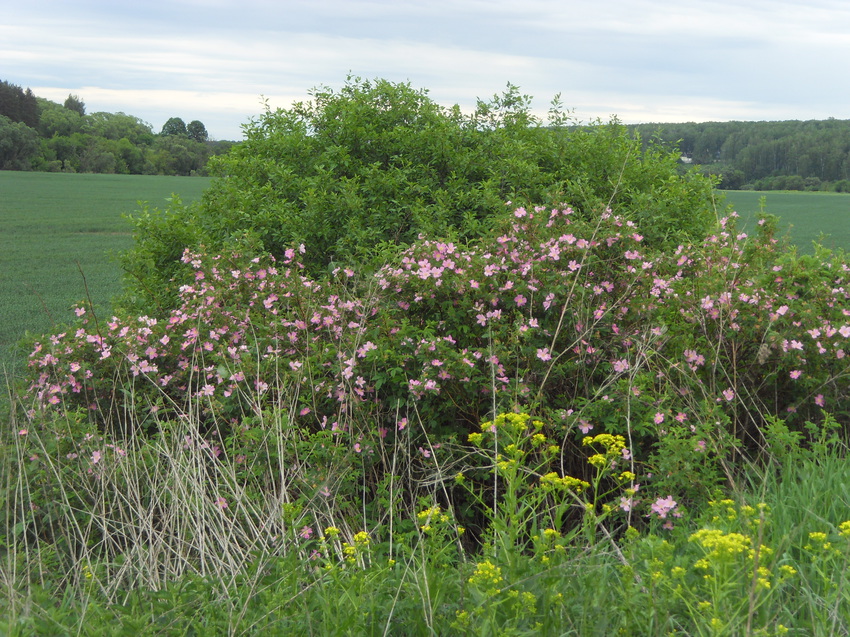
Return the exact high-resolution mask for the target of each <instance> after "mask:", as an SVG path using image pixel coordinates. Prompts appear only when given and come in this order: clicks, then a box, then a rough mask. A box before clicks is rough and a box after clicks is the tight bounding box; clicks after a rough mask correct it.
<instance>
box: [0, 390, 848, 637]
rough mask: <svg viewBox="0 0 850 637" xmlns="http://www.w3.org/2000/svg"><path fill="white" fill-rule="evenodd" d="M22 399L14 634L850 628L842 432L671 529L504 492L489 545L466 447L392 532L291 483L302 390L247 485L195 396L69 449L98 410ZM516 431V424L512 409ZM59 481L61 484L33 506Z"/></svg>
mask: <svg viewBox="0 0 850 637" xmlns="http://www.w3.org/2000/svg"><path fill="white" fill-rule="evenodd" d="M12 398H13V401H12V402H16V401H18V399H17V397H15V396H13V397H12ZM293 404H294V401H293ZM17 407H18V409H15V410H13V411H12V413H11V415H10V417H11V420H10V422H9V424H10V427H9V428H6V430H5V431H4V432H3V437H4V440H3V443H4V447H5V449H6V450H7V453H4V454H3V455H2V466H1V467H0V480H2V490H3V493H4V508H3V512H4V515H3V519H2V528H0V536H2V537H3V538H4V546H3V550H2V569H0V577H2V582H0V583H2V588H3V595H2V598H0V616H2V617H3V618H4V619H2V620H0V629H2V630H3V632H4V633H5V634H10V635H35V634H92V635H104V634H126V633H127V632H131V631H132V632H137V633H139V634H187V633H196V632H206V633H208V634H211V633H212V632H215V633H217V634H258V633H261V632H264V631H269V630H271V631H273V632H274V633H276V634H284V633H286V634H316V635H346V634H363V635H394V634H405V635H433V634H469V635H489V634H520V635H522V634H528V635H531V634H546V635H550V634H551V635H555V634H558V635H562V634H566V635H605V634H617V633H620V634H631V635H656V634H657V635H662V634H664V635H666V634H683V635H693V634H698V635H736V634H741V635H743V634H807V635H840V634H846V633H847V631H848V630H850V590H848V582H847V581H846V580H847V575H846V570H847V566H848V559H850V525H848V524H847V518H850V514H848V511H850V507H849V506H848V505H850V493H848V486H847V485H848V479H850V463H848V460H847V458H846V448H845V447H844V446H843V445H842V444H841V443H839V442H837V441H835V440H833V441H832V442H830V443H829V444H825V445H824V446H823V447H821V448H819V449H817V450H815V451H813V452H807V453H804V452H803V451H799V448H793V447H792V448H790V451H791V452H792V453H795V454H796V455H794V456H793V457H792V458H789V457H786V458H785V460H781V459H780V457H781V456H780V454H779V453H778V452H777V453H776V454H773V455H772V456H771V457H773V458H775V460H774V461H772V462H770V463H767V464H766V465H764V466H756V465H752V467H751V470H750V472H749V476H750V478H749V482H747V481H743V482H742V484H746V485H747V486H746V487H744V488H743V489H742V490H741V491H738V492H734V493H731V494H729V496H728V497H726V496H719V497H718V499H717V500H716V501H715V502H714V503H713V504H712V505H711V506H710V507H708V509H706V510H705V511H704V512H695V513H694V514H693V515H692V517H691V518H690V519H688V520H687V521H686V522H685V523H680V524H678V525H677V527H676V529H675V530H674V531H672V532H665V531H663V530H662V529H660V528H658V529H657V530H655V531H646V532H642V533H638V532H637V531H635V530H634V529H631V530H629V531H627V532H625V533H624V534H622V532H623V528H622V527H618V525H613V526H611V525H608V524H604V523H601V522H600V521H599V519H598V518H597V517H596V514H595V513H594V514H592V516H591V518H588V517H587V515H590V513H589V512H591V511H598V509H596V507H594V506H592V502H590V501H588V500H587V497H590V496H589V495H587V496H582V497H583V499H580V500H579V501H577V504H579V507H578V510H579V511H580V510H582V509H583V510H585V512H586V513H585V514H583V520H584V521H583V522H582V521H581V520H582V516H579V518H578V522H577V524H578V526H577V527H576V530H577V531H580V530H581V528H582V526H583V525H587V524H591V525H592V526H593V527H594V529H595V530H593V532H591V533H583V532H576V533H573V534H567V535H564V534H562V533H560V532H556V531H555V530H554V529H551V528H549V527H546V528H543V527H540V528H537V530H536V531H534V532H533V534H532V535H531V536H529V535H526V534H525V533H524V532H517V529H518V528H520V527H521V528H529V527H527V525H526V524H525V523H526V522H527V521H528V520H523V519H521V516H522V515H532V516H533V515H535V511H532V510H526V509H525V508H523V502H514V503H513V505H510V499H507V500H503V501H502V503H501V504H500V505H498V506H496V507H495V508H493V509H491V510H492V514H491V516H490V518H489V520H488V523H487V529H485V531H484V533H483V535H481V538H482V539H483V542H484V544H483V546H481V547H480V548H479V549H473V550H470V545H469V544H468V543H465V542H464V538H465V536H466V535H467V534H468V532H469V531H468V530H466V529H463V528H460V527H459V526H458V523H457V522H456V520H455V518H454V515H453V512H452V511H451V509H447V508H445V506H442V505H441V504H440V502H444V501H445V500H444V499H443V498H442V497H441V493H440V492H441V490H442V489H443V488H444V485H445V483H446V480H445V478H446V477H447V476H449V475H456V468H455V467H442V466H440V465H439V463H438V464H436V465H435V467H434V471H433V472H432V474H431V475H428V476H422V479H421V481H420V483H421V485H422V487H421V489H420V490H419V492H418V494H419V497H418V498H417V501H416V503H407V504H405V503H404V502H400V501H397V500H394V499H393V497H392V495H391V494H392V484H390V485H388V500H387V509H386V511H385V515H386V520H387V525H388V528H391V529H392V531H391V532H390V533H386V532H384V531H381V530H380V529H376V528H372V529H369V528H364V526H363V525H364V524H366V523H367V516H363V515H359V514H358V513H357V512H356V510H355V509H352V508H350V507H348V506H347V504H348V503H338V502H334V501H331V500H328V499H327V498H325V497H324V496H323V495H322V488H321V485H317V491H316V495H315V498H314V499H313V500H312V501H309V502H304V501H303V500H302V501H298V502H296V501H294V499H293V498H292V497H291V496H290V493H289V487H290V485H291V483H292V482H293V481H296V480H298V479H303V478H305V477H307V476H305V475H303V474H301V475H299V474H300V472H302V471H303V467H301V466H299V465H297V464H295V465H293V464H284V463H281V462H280V461H278V460H275V459H276V458H282V457H284V455H282V454H279V453H278V450H279V447H280V446H286V445H289V444H295V441H294V440H290V439H289V438H290V436H291V435H292V428H290V427H288V426H287V425H286V423H287V413H286V410H285V409H283V410H280V411H276V412H274V413H273V414H269V420H268V421H266V422H264V423H263V425H264V426H263V431H264V432H265V433H264V437H263V439H262V440H261V442H260V445H261V449H262V450H263V451H264V452H263V453H257V454H256V458H263V459H264V460H263V462H264V463H266V464H264V465H263V466H257V467H255V468H256V470H257V471H258V472H262V473H263V474H264V475H268V476H276V479H277V483H276V484H275V485H270V487H271V488H269V489H268V490H267V491H266V495H265V497H262V498H257V497H256V494H254V496H253V497H246V494H245V493H244V487H243V485H242V483H241V481H240V480H239V479H237V478H236V476H235V475H234V473H233V466H234V464H233V463H222V462H215V461H214V459H215V457H216V455H217V453H218V450H217V449H215V448H214V447H211V446H209V445H205V444H204V443H203V442H201V441H202V438H201V437H200V436H199V431H200V429H201V428H202V427H206V426H208V424H207V423H201V422H200V421H199V417H198V411H197V410H196V409H188V410H186V411H185V412H183V413H181V414H180V416H179V417H178V418H176V419H174V421H173V422H171V423H169V424H168V425H167V426H166V423H161V424H162V425H163V429H162V434H161V435H158V436H155V437H153V438H151V439H149V440H142V439H141V438H134V439H127V440H126V444H124V445H121V446H116V447H115V448H114V450H113V451H114V453H112V454H105V453H104V454H103V455H102V456H101V457H99V458H97V459H96V460H95V458H91V459H90V462H86V463H73V462H69V459H68V458H67V455H68V454H67V453H64V452H66V451H67V449H66V448H65V447H63V446H62V445H61V443H59V444H58V443H57V439H59V440H61V439H62V435H61V432H68V433H70V432H74V431H76V432H79V431H80V428H81V427H85V425H84V424H83V422H82V421H81V419H79V418H78V417H75V416H74V415H73V414H67V415H66V416H64V417H61V416H60V417H57V418H56V420H55V421H53V422H49V423H46V422H43V421H39V420H33V419H32V418H31V417H29V416H27V415H26V411H27V410H26V409H25V407H26V405H22V404H20V402H17ZM517 422H519V420H514V419H511V418H508V419H506V420H505V421H504V423H503V424H505V425H509V426H513V425H512V424H511V423H514V424H516V423H517ZM523 422H524V421H523ZM500 426H501V425H500ZM529 426H531V425H529ZM486 430H489V423H488V428H485V431H486ZM501 431H502V434H503V436H505V438H504V442H505V443H508V442H509V436H510V427H508V428H506V429H503V430H501ZM516 431H517V432H519V429H516ZM57 432H59V434H60V435H59V436H57ZM91 434H92V436H95V435H96V434H95V432H91ZM777 449H779V448H778V447H777ZM784 451H785V452H787V451H789V448H785V449H784ZM384 452H385V453H387V454H390V457H389V461H390V462H391V463H392V464H393V465H394V466H396V467H397V468H398V469H399V474H402V475H403V474H404V473H406V472H409V471H411V470H412V467H411V463H410V459H409V458H407V457H405V455H404V452H403V451H401V449H400V448H387V449H385V450H384ZM481 452H482V453H483V454H486V453H487V451H486V444H485V445H484V446H482V448H481ZM491 453H495V450H494V449H491ZM497 457H498V456H495V455H493V456H491V470H492V471H493V475H496V474H497V473H498V475H499V476H500V478H501V480H502V487H501V488H502V489H503V490H504V492H505V493H510V492H511V491H517V492H518V491H520V490H521V489H522V488H523V484H524V481H525V480H526V479H527V478H526V476H524V475H523V474H522V472H511V471H499V470H498V468H497V466H496V465H497V464H498V463H496V458H497ZM255 462H259V461H258V460H257V461H255ZM22 467H25V470H21V468H22ZM338 469H339V470H342V469H343V468H342V467H338ZM331 473H333V470H332V472H331ZM330 479H331V480H333V479H334V478H333V477H330ZM45 485H52V490H51V491H50V493H51V494H52V501H51V502H50V503H49V504H48V503H46V502H45V503H42V504H40V505H37V506H34V501H33V496H34V494H35V493H39V492H40V493H43V492H44V491H45ZM527 495H528V496H529V497H532V498H533V497H534V496H533V493H529V494H527ZM541 503H542V501H541ZM509 505H510V506H509ZM46 508H49V511H48V510H44V509H46ZM518 515H519V516H520V517H517V516H518ZM618 529H619V530H618ZM707 529H708V530H711V531H710V533H714V534H715V535H713V536H707V535H705V534H706V533H707V531H706V530H707ZM612 533H614V534H615V535H616V536H617V537H616V539H615V537H613V536H612ZM621 534H622V535H621ZM820 534H823V535H820ZM704 537H714V538H715V539H714V540H713V542H714V543H712V542H710V541H703V540H701V539H700V538H704ZM718 538H719V539H718ZM741 538H744V539H741ZM734 541H740V542H743V544H742V545H741V546H742V547H743V548H742V549H741V550H740V551H737V550H736V548H735V545H734ZM701 542H702V543H701ZM724 542H732V543H731V544H724ZM754 551H757V552H759V556H758V557H757V558H756V557H754ZM701 561H702V562H703V565H702V566H700V562H701ZM760 569H761V570H760ZM764 569H766V570H764Z"/></svg>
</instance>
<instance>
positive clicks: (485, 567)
mask: <svg viewBox="0 0 850 637" xmlns="http://www.w3.org/2000/svg"><path fill="white" fill-rule="evenodd" d="M504 581H505V580H504V578H503V577H502V569H501V568H499V567H498V566H496V565H494V564H493V563H492V562H490V561H489V560H485V561H483V562H481V563H480V564H477V565H476V567H475V572H474V573H473V574H472V577H470V578H469V583H470V584H472V585H473V586H477V587H478V588H480V589H483V590H484V591H485V592H486V594H487V595H488V596H490V597H492V596H493V595H496V594H498V593H499V589H500V588H501V584H502V582H504Z"/></svg>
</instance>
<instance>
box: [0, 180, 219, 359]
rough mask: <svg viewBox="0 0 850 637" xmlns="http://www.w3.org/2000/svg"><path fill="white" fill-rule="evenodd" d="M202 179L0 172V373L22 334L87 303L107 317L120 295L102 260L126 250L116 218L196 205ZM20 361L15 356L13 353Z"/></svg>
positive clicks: (125, 228)
mask: <svg viewBox="0 0 850 637" xmlns="http://www.w3.org/2000/svg"><path fill="white" fill-rule="evenodd" d="M209 183H210V180H209V178H207V177H198V178H194V177H191V178H190V177H157V176H142V175H91V174H79V175H78V174H63V173H38V172H12V171H2V172H0V193H2V195H0V223H2V228H3V230H2V232H0V365H1V364H3V363H6V364H8V363H9V362H10V361H11V352H12V349H13V347H14V346H15V344H16V343H17V342H18V341H19V340H20V338H21V337H22V336H23V335H24V333H25V331H26V330H29V331H31V332H33V333H43V332H46V331H48V330H49V329H51V328H53V327H55V326H56V325H58V324H63V323H68V322H70V320H71V318H72V314H71V312H70V307H71V305H72V304H73V303H76V302H79V301H81V300H83V299H87V298H88V297H89V296H90V298H91V301H92V302H93V303H94V306H95V308H96V310H97V311H98V312H103V314H104V315H106V314H108V312H109V307H110V300H111V299H112V298H113V297H114V296H116V295H117V294H118V292H119V291H120V289H121V271H120V268H119V266H118V264H117V263H116V261H115V260H114V258H111V256H110V255H114V254H115V253H117V252H119V251H121V250H126V249H127V248H129V247H130V245H131V244H132V235H131V233H132V227H131V225H130V223H129V222H128V221H127V220H126V219H124V218H123V216H122V215H124V214H132V213H133V212H135V211H137V210H138V209H139V207H140V205H139V202H147V203H149V204H150V205H151V206H152V207H163V206H165V205H166V204H167V203H168V201H167V200H168V199H169V198H170V197H171V196H172V195H173V194H178V195H179V196H180V197H182V198H183V200H184V201H186V202H189V201H193V200H195V199H198V198H199V197H200V195H201V192H202V191H203V190H204V189H205V188H206V187H207V186H208V185H209ZM18 354H20V352H18Z"/></svg>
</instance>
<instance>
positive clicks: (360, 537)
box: [354, 531, 370, 546]
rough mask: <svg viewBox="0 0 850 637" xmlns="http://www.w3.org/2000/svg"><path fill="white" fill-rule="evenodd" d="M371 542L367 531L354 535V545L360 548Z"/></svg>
mask: <svg viewBox="0 0 850 637" xmlns="http://www.w3.org/2000/svg"><path fill="white" fill-rule="evenodd" d="M369 541H370V540H369V534H368V533H367V532H366V531H360V532H359V533H356V534H355V535H354V543H355V544H357V545H358V546H366V545H368V544H369Z"/></svg>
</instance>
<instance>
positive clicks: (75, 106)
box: [64, 94, 86, 116]
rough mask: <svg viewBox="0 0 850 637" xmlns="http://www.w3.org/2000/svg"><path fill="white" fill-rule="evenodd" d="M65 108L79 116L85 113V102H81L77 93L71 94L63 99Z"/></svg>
mask: <svg viewBox="0 0 850 637" xmlns="http://www.w3.org/2000/svg"><path fill="white" fill-rule="evenodd" d="M64 106H65V108H67V109H68V110H69V111H74V112H75V113H79V114H80V115H81V116H82V115H85V114H86V103H85V102H83V100H81V99H80V98H79V97H78V96H77V95H74V94H71V95H68V97H67V98H66V99H65V104H64Z"/></svg>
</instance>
